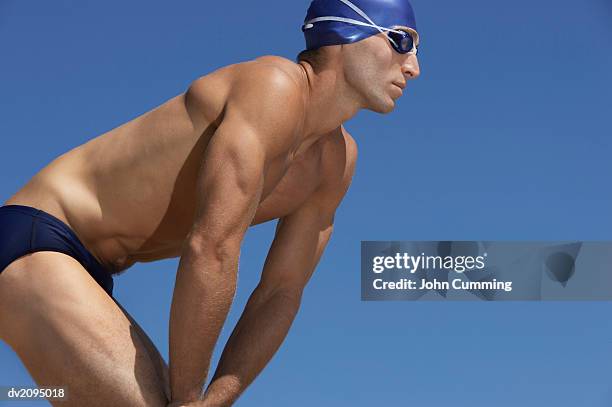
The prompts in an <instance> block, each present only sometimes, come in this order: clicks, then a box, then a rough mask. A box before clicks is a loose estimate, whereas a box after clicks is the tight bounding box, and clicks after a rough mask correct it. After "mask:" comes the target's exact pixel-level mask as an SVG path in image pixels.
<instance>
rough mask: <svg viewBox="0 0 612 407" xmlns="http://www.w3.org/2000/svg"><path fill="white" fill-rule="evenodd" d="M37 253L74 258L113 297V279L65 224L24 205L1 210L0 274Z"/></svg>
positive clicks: (0, 208) (7, 206)
mask: <svg viewBox="0 0 612 407" xmlns="http://www.w3.org/2000/svg"><path fill="white" fill-rule="evenodd" d="M40 251H52V252H60V253H64V254H67V255H68V256H70V257H73V258H74V259H75V260H77V261H78V262H79V263H81V265H82V266H83V267H84V268H85V270H87V272H88V273H89V274H90V275H91V276H92V277H93V278H94V280H96V282H97V283H98V284H99V285H100V286H101V287H102V288H103V289H104V291H106V292H107V293H108V295H110V296H111V297H112V296H113V278H112V276H111V274H110V272H108V271H107V270H106V269H105V268H104V266H102V264H100V263H99V262H98V261H97V260H96V258H95V257H94V256H93V255H92V254H91V253H90V252H89V251H88V250H87V249H86V248H85V246H83V244H82V243H81V241H80V240H79V238H78V237H77V236H76V234H75V233H74V232H73V231H72V230H71V229H70V227H69V226H68V225H66V224H65V223H64V222H62V221H61V220H59V219H58V218H56V217H55V216H52V215H50V214H48V213H46V212H44V211H42V210H40V209H36V208H32V207H29V206H23V205H5V206H2V207H0V273H2V270H4V269H5V268H6V267H7V266H8V265H9V264H10V263H12V262H13V261H15V260H17V259H18V258H20V257H22V256H24V255H26V254H30V253H34V252H40Z"/></svg>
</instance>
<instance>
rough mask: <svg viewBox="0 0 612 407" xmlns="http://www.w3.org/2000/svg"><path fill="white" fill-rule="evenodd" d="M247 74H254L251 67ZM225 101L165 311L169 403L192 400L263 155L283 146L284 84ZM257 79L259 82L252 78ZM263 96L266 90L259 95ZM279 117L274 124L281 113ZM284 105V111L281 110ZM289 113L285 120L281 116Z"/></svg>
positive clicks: (261, 182) (254, 201)
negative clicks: (168, 305)
mask: <svg viewBox="0 0 612 407" xmlns="http://www.w3.org/2000/svg"><path fill="white" fill-rule="evenodd" d="M250 71H251V74H252V75H254V76H257V75H258V72H257V69H256V68H254V69H251V70H250ZM253 79H254V80H252V81H251V83H254V84H255V85H253V86H247V87H246V88H244V89H240V86H241V85H240V83H238V85H237V87H235V89H236V91H235V95H234V96H232V95H230V96H229V97H228V103H227V106H226V113H225V116H224V119H223V121H222V123H221V124H220V126H219V127H218V128H217V131H216V132H215V134H214V135H213V137H212V139H211V141H210V142H209V144H208V146H207V148H206V152H205V156H204V157H203V162H202V166H201V169H200V174H199V178H198V186H197V187H198V191H197V196H198V202H197V206H196V214H195V219H194V224H193V227H192V229H191V231H190V233H189V235H188V237H187V239H186V242H185V245H184V248H183V253H182V255H181V260H180V263H179V269H178V271H177V275H176V282H175V288H174V294H173V298H172V305H171V310H170V364H169V365H170V366H169V367H170V386H171V392H172V400H173V401H174V402H188V401H194V400H198V398H199V397H200V393H201V390H202V386H203V385H204V383H205V382H206V376H207V374H208V369H209V364H210V359H211V355H212V352H213V349H214V346H215V344H216V342H217V339H218V336H219V332H220V330H221V327H222V326H223V324H224V322H225V319H226V317H227V313H228V311H229V308H230V305H231V302H232V299H233V297H234V293H235V287H236V274H237V267H238V257H239V253H240V245H241V243H242V239H243V237H244V233H245V231H246V229H247V228H248V226H249V225H250V224H251V222H252V219H253V217H254V215H255V212H256V210H257V207H258V205H259V201H260V199H261V195H262V192H263V189H264V186H265V176H266V168H267V164H268V163H269V160H270V157H274V156H275V155H278V154H279V150H280V152H281V153H282V149H283V148H285V144H283V140H282V139H279V138H282V135H285V134H287V133H288V130H290V128H288V125H287V123H288V122H289V123H290V124H293V123H291V119H292V117H291V114H290V112H291V109H290V106H291V104H290V102H291V100H289V101H287V100H286V99H287V89H286V88H287V82H286V81H284V80H283V79H282V78H281V79H280V80H279V79H278V78H277V77H276V76H274V77H272V78H270V77H263V78H257V77H255V78H253ZM257 79H260V80H257ZM264 92H267V93H265V94H264ZM279 104H280V105H281V106H284V107H285V108H286V109H285V110H284V113H285V115H284V117H283V118H280V119H279V118H278V115H279V112H283V110H282V109H281V108H280V107H279V106H277V105H279ZM288 106H289V108H287V107H288ZM288 113H289V114H288Z"/></svg>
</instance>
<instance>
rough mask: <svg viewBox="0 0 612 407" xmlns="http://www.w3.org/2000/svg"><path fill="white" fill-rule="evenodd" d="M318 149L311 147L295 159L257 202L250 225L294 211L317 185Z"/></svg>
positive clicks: (318, 180) (318, 169) (318, 172)
mask: <svg viewBox="0 0 612 407" xmlns="http://www.w3.org/2000/svg"><path fill="white" fill-rule="evenodd" d="M320 157H321V154H320V151H319V150H318V149H313V150H312V151H310V152H308V153H307V154H305V155H304V156H303V157H301V158H298V159H296V160H295V161H294V162H292V163H291V164H290V165H289V166H288V168H287V169H286V170H285V171H284V173H283V174H282V177H281V178H280V180H279V181H278V182H277V183H276V185H275V186H274V187H273V188H272V190H271V192H270V193H269V194H267V195H266V196H264V198H263V199H262V201H261V202H260V204H259V207H258V209H257V212H256V213H255V217H254V218H253V222H252V223H251V224H252V225H256V224H259V223H263V222H266V221H269V220H271V219H276V218H281V217H283V216H286V215H288V214H290V213H291V212H293V211H295V210H296V209H297V208H298V207H299V206H300V205H301V204H302V203H303V202H304V201H306V199H308V197H309V196H310V195H311V194H312V193H313V192H314V190H315V189H316V188H317V185H319V182H320V180H321V177H322V175H323V174H321V171H320V168H321V165H320Z"/></svg>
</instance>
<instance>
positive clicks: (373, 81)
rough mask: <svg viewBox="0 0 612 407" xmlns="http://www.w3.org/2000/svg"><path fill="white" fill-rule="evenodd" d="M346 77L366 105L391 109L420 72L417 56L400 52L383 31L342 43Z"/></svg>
mask: <svg viewBox="0 0 612 407" xmlns="http://www.w3.org/2000/svg"><path fill="white" fill-rule="evenodd" d="M342 53H343V55H342V56H343V61H344V63H343V67H344V78H345V81H346V82H347V84H348V85H349V88H350V89H351V90H352V91H353V92H355V94H356V97H358V98H359V101H360V102H361V104H362V106H363V108H365V109H369V110H372V111H374V112H377V113H389V112H391V111H392V110H393V109H394V108H395V101H396V100H397V99H398V98H400V97H401V96H402V94H403V93H404V92H405V90H402V87H405V86H406V85H407V82H408V81H409V80H411V79H416V78H417V77H418V76H419V74H420V70H419V63H418V60H417V56H416V55H414V54H413V53H408V54H400V53H399V52H397V51H396V50H395V49H394V48H393V46H392V45H391V43H390V42H389V40H388V38H387V36H386V35H384V34H382V33H381V34H378V35H374V36H371V37H368V38H366V39H364V40H362V41H358V42H355V43H352V44H346V45H343V46H342Z"/></svg>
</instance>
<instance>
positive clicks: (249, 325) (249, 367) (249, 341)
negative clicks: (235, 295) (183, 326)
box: [203, 287, 301, 407]
mask: <svg viewBox="0 0 612 407" xmlns="http://www.w3.org/2000/svg"><path fill="white" fill-rule="evenodd" d="M300 296H301V291H295V290H278V291H276V293H274V294H267V293H266V291H265V290H264V289H262V288H260V287H258V288H257V289H256V290H255V291H254V292H253V294H252V295H251V297H250V298H249V301H248V303H247V305H246V307H245V310H244V312H243V314H242V316H241V318H240V320H239V321H238V324H236V327H235V328H234V331H233V332H232V334H231V336H230V338H229V340H228V341H227V344H226V346H225V349H224V350H223V354H222V355H221V359H220V361H219V365H218V366H217V370H216V372H215V375H214V377H213V379H212V381H211V383H210V385H209V386H208V388H207V389H206V394H205V395H204V403H203V406H205V407H221V406H231V405H232V403H233V402H234V401H235V400H236V399H237V398H238V397H239V396H240V394H242V392H243V391H244V390H245V389H246V388H247V386H249V384H251V382H252V381H253V380H254V379H255V377H256V376H257V375H258V374H259V372H261V370H262V369H263V368H264V367H265V366H266V364H267V363H268V362H269V361H270V359H271V358H272V356H273V355H274V354H275V353H276V351H277V350H278V348H279V347H280V345H281V343H282V342H283V340H284V339H285V337H286V336H287V332H288V331H289V328H290V327H291V324H292V322H293V320H294V318H295V316H296V314H297V312H298V309H299V305H300Z"/></svg>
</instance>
